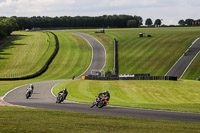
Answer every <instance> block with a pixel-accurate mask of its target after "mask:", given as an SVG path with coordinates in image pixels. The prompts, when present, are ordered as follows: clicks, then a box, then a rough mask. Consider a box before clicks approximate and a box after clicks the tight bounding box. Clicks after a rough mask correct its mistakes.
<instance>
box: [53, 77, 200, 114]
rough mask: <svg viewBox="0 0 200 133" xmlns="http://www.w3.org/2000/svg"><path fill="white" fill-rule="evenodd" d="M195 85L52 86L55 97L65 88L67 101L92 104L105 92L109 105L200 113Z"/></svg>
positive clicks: (98, 83)
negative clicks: (107, 94)
mask: <svg viewBox="0 0 200 133" xmlns="http://www.w3.org/2000/svg"><path fill="white" fill-rule="evenodd" d="M199 85H200V83H199V82H198V81H189V80H188V81H187V80H183V81H177V82H174V81H88V80H76V81H68V82H63V83H61V84H59V85H57V86H55V89H54V94H57V93H58V92H59V91H60V90H61V89H62V88H68V91H69V94H68V97H67V100H69V101H76V102H81V103H82V102H84V103H92V102H93V101H94V100H95V96H96V95H98V93H100V92H105V91H106V90H108V91H109V92H110V95H111V99H110V101H109V103H110V105H115V106H124V107H134V108H146V109H156V110H170V111H172V110H173V111H181V112H198V113H200V94H199V91H200V89H199Z"/></svg>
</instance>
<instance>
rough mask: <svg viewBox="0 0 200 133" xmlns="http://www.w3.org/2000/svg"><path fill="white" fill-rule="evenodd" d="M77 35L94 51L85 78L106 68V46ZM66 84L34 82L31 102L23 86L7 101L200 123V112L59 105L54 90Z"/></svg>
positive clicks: (45, 107)
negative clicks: (56, 86)
mask: <svg viewBox="0 0 200 133" xmlns="http://www.w3.org/2000/svg"><path fill="white" fill-rule="evenodd" d="M73 34H77V35H79V36H81V37H83V38H84V39H86V40H87V41H88V43H90V45H91V46H92V48H93V59H92V62H91V65H90V67H89V68H88V69H87V71H86V72H85V73H84V74H83V75H85V74H88V73H90V71H91V70H101V69H102V68H103V67H104V65H105V49H104V48H103V46H102V45H101V44H100V43H99V42H98V41H97V40H96V39H94V38H93V37H91V36H89V35H85V34H82V33H73ZM97 51H98V52H97ZM97 53H98V54H97ZM96 60H98V61H96ZM80 77H81V76H80ZM80 77H79V78H80ZM63 81H67V80H56V81H45V82H38V83H33V85H34V86H35V89H34V93H33V95H32V96H31V97H30V99H26V98H25V92H26V88H27V87H28V85H23V86H20V87H18V88H16V89H14V90H12V91H10V92H9V93H7V94H6V95H5V97H4V98H3V100H4V101H6V102H8V103H10V104H14V105H20V106H26V107H34V108H43V109H55V110H67V111H73V112H83V113H91V114H102V115H112V116H127V117H136V118H147V119H156V120H171V121H186V122H200V114H198V113H180V112H169V111H156V110H145V109H134V108H123V107H114V106H107V107H103V108H101V109H99V108H96V107H94V108H90V105H89V104H83V103H75V102H69V101H64V102H63V103H61V104H56V103H55V102H56V98H55V96H53V95H52V93H51V88H52V87H53V86H55V85H56V84H58V83H60V82H63ZM94 100H95V98H94ZM92 102H93V101H91V103H92Z"/></svg>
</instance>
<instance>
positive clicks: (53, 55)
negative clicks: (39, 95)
mask: <svg viewBox="0 0 200 133" xmlns="http://www.w3.org/2000/svg"><path fill="white" fill-rule="evenodd" d="M50 33H51V34H53V35H54V38H55V40H56V48H55V50H54V52H53V54H52V55H51V57H50V58H49V59H48V61H47V62H46V63H45V65H44V66H43V67H42V68H41V69H40V70H39V71H38V72H36V73H34V74H31V75H27V76H22V77H18V78H0V81H8V80H25V79H31V78H35V77H38V76H40V75H41V74H42V73H44V72H45V71H46V70H47V69H48V67H49V65H50V64H51V62H52V61H53V59H54V58H55V57H56V55H57V53H58V50H59V41H58V37H57V36H56V35H55V34H54V33H53V32H50Z"/></svg>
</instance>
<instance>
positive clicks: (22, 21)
mask: <svg viewBox="0 0 200 133" xmlns="http://www.w3.org/2000/svg"><path fill="white" fill-rule="evenodd" d="M15 18H16V20H17V24H18V25H19V29H32V28H53V27H73V28H74V27H81V28H84V27H85V28H87V27H91V28H92V27H97V28H101V27H103V28H106V27H114V28H125V27H139V26H140V25H142V22H143V19H142V17H140V16H131V15H103V16H98V17H89V16H76V17H70V16H61V17H47V16H43V17H41V16H34V17H15ZM128 21H129V22H128ZM130 21H131V22H130Z"/></svg>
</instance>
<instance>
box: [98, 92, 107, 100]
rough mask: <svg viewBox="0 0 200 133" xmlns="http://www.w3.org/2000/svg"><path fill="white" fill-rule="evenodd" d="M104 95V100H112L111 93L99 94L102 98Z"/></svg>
mask: <svg viewBox="0 0 200 133" xmlns="http://www.w3.org/2000/svg"><path fill="white" fill-rule="evenodd" d="M102 95H103V98H108V100H109V99H110V93H109V92H108V91H105V92H103V93H99V96H100V97H101V98H102Z"/></svg>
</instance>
